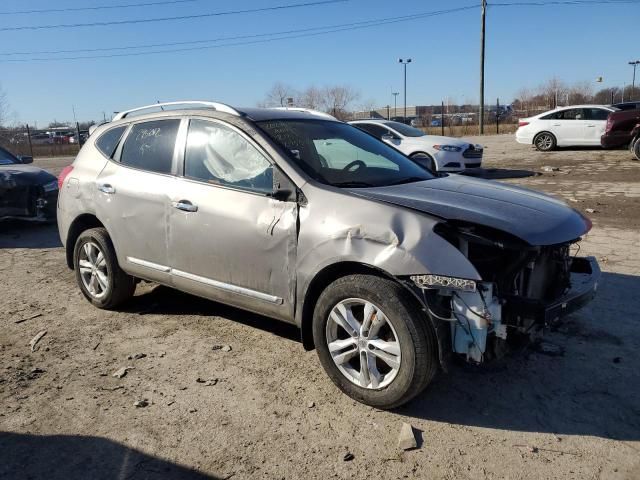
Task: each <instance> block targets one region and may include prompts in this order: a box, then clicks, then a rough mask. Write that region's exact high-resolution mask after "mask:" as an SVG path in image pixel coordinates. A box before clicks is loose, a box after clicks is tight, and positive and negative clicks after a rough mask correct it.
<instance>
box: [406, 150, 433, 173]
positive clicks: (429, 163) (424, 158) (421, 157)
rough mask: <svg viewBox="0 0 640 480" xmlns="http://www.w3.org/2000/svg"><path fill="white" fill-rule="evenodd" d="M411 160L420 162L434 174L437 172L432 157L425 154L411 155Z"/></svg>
mask: <svg viewBox="0 0 640 480" xmlns="http://www.w3.org/2000/svg"><path fill="white" fill-rule="evenodd" d="M411 159H412V160H415V161H416V162H418V163H419V164H420V165H422V166H423V167H426V168H428V169H429V170H431V171H432V172H435V171H437V167H436V162H435V160H434V159H433V157H432V156H431V155H429V154H428V153H424V152H418V153H414V154H413V155H411Z"/></svg>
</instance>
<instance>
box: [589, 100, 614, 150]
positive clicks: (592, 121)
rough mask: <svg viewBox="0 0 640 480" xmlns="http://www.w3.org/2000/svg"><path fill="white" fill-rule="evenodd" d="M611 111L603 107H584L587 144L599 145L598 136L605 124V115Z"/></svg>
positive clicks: (602, 132) (600, 134)
mask: <svg viewBox="0 0 640 480" xmlns="http://www.w3.org/2000/svg"><path fill="white" fill-rule="evenodd" d="M610 113H611V112H610V111H609V110H605V109H604V108H596V107H592V108H585V109H584V117H585V141H586V142H587V143H588V144H589V145H600V137H601V136H602V135H603V134H604V130H605V128H606V126H607V117H608V116H609V114H610Z"/></svg>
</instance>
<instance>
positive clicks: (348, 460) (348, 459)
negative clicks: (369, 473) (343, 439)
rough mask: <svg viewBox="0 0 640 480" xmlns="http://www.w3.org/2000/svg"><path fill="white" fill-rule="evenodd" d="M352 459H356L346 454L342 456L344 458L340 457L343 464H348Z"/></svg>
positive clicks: (348, 453) (350, 454)
mask: <svg viewBox="0 0 640 480" xmlns="http://www.w3.org/2000/svg"><path fill="white" fill-rule="evenodd" d="M354 458H356V457H354V456H353V453H351V452H347V453H345V454H344V457H342V460H343V461H345V462H350V461H351V460H353V459H354Z"/></svg>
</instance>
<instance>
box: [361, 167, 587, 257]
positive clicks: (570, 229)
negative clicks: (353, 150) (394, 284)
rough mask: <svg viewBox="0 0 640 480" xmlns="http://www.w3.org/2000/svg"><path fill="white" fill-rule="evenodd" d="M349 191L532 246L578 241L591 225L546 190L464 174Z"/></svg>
mask: <svg viewBox="0 0 640 480" xmlns="http://www.w3.org/2000/svg"><path fill="white" fill-rule="evenodd" d="M351 191H352V192H353V193H354V194H356V195H359V196H363V197H367V198H371V199H374V200H378V201H383V202H386V203H390V204H394V205H399V206H403V207H407V208H411V209H414V210H418V211H421V212H424V213H427V214H431V215H434V216H437V217H440V218H443V219H446V220H458V221H464V222H469V223H474V224H478V225H484V226H487V227H491V228H495V229H498V230H502V231H503V232H507V233H510V234H511V235H514V236H516V237H518V238H520V239H522V240H524V241H525V242H527V243H528V244H530V245H534V246H543V245H554V244H558V243H563V242H568V241H571V240H575V239H576V238H578V237H580V236H581V235H584V234H585V233H587V232H588V231H589V228H590V227H591V224H590V222H589V220H588V219H586V218H585V217H583V216H582V215H581V214H580V213H579V212H577V211H575V210H574V209H572V208H570V207H569V206H567V205H566V204H565V203H563V202H561V201H559V200H556V199H555V198H553V197H550V196H548V195H545V194H542V193H538V192H535V191H533V190H528V189H526V188H521V187H514V186H511V185H506V184H503V183H498V182H493V181H489V180H480V179H475V178H469V177H463V176H460V175H449V176H447V177H438V178H434V179H432V180H425V181H422V182H416V183H408V184H403V185H393V186H389V187H376V188H358V189H352V190H351Z"/></svg>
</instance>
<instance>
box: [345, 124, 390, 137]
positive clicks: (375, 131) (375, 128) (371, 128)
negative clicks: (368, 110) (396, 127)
mask: <svg viewBox="0 0 640 480" xmlns="http://www.w3.org/2000/svg"><path fill="white" fill-rule="evenodd" d="M353 126H354V127H357V128H359V129H360V130H364V131H365V132H368V133H370V134H371V135H373V136H375V137H377V138H382V136H383V135H387V134H389V130H387V129H386V128H384V127H382V126H380V125H375V124H373V123H355V124H354V125H353Z"/></svg>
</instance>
